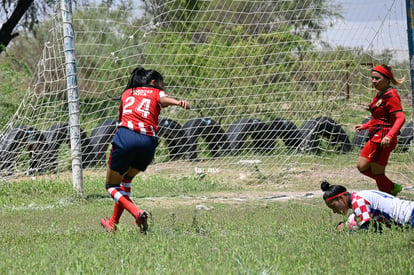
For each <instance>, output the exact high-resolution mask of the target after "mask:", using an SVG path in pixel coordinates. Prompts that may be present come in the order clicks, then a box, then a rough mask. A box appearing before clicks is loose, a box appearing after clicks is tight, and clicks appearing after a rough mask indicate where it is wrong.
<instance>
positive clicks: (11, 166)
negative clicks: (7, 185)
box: [0, 126, 45, 175]
mask: <svg viewBox="0 0 414 275" xmlns="http://www.w3.org/2000/svg"><path fill="white" fill-rule="evenodd" d="M44 144H45V141H44V137H43V136H42V134H41V133H40V132H39V131H38V130H36V129H35V128H33V127H30V126H19V127H16V128H12V129H10V130H9V131H7V132H6V133H4V135H2V136H1V143H0V171H2V172H1V174H2V175H12V174H13V173H14V172H15V171H14V170H15V166H16V161H17V159H18V157H19V155H20V153H21V150H22V149H27V150H28V151H29V155H30V159H31V160H30V166H33V169H35V168H36V167H37V166H38V165H39V161H38V160H39V159H40V156H41V155H42V148H43V146H44ZM32 159H33V160H32ZM30 166H29V171H27V172H26V173H30V170H31V169H32V168H31V167H30Z"/></svg>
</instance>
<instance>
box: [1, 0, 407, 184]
mask: <svg viewBox="0 0 414 275" xmlns="http://www.w3.org/2000/svg"><path fill="white" fill-rule="evenodd" d="M183 3H184V2H183V1H151V2H150V1H144V2H143V5H142V6H141V7H140V8H137V7H136V6H134V7H131V6H128V5H126V6H117V7H112V8H107V7H105V6H103V5H102V6H100V5H91V6H79V7H76V9H74V10H73V17H74V30H75V52H76V61H77V79H78V83H77V84H78V91H79V97H80V102H79V105H80V121H81V148H82V149H81V150H82V162H83V166H84V169H86V170H88V169H89V170H94V171H95V170H100V169H102V170H103V169H105V168H106V164H107V162H108V155H109V151H110V142H111V139H112V136H113V134H114V132H115V130H116V119H117V116H118V108H119V99H120V96H121V94H122V92H123V90H124V88H125V86H126V84H127V82H128V78H129V75H130V72H131V71H132V69H133V68H135V67H136V66H138V65H140V66H143V67H144V68H146V69H156V70H157V71H159V72H161V73H162V74H163V76H164V80H165V88H166V91H167V93H168V94H169V96H171V97H174V98H177V99H187V100H188V101H190V103H191V110H189V111H185V110H182V109H180V108H177V107H169V108H165V109H163V110H162V113H161V117H160V121H159V126H160V128H159V133H158V135H159V137H160V144H159V147H158V149H157V153H156V157H155V159H154V162H153V164H152V165H151V166H150V167H149V169H148V170H149V171H155V172H157V173H158V172H160V171H165V172H168V173H180V174H186V173H201V174H205V173H224V174H228V175H231V176H233V177H235V178H237V177H240V178H243V177H245V176H246V175H248V176H251V175H256V176H257V175H260V176H261V177H266V178H273V177H282V176H283V174H285V173H297V172H298V171H305V172H304V173H305V176H306V173H309V174H311V173H312V167H313V166H315V165H317V166H321V167H324V166H329V165H332V163H335V164H336V165H337V166H338V167H340V166H342V167H352V168H353V167H354V166H355V163H356V159H357V157H358V154H359V152H360V149H361V147H362V145H363V144H364V143H365V141H366V138H367V133H365V132H361V133H356V132H355V131H354V130H353V125H355V124H359V123H361V122H362V121H364V120H366V119H367V118H368V117H369V115H370V114H369V112H368V110H367V105H368V104H369V103H370V101H371V99H372V97H373V96H374V94H375V91H374V90H373V88H372V86H371V82H370V69H371V68H372V66H374V65H376V64H380V63H386V64H392V65H393V68H394V70H395V74H396V75H397V76H401V77H402V76H405V78H406V79H407V80H408V79H409V63H408V43H407V33H406V29H407V26H406V19H405V18H406V11H405V2H404V1H402V0H394V1H378V0H375V1H374V0H366V1H351V0H344V1H323V0H319V1H316V0H307V1H283V0H282V1H254V0H249V1H216V0H209V1H203V0H198V1H187V2H186V4H183ZM367 10H370V11H373V12H372V13H371V12H370V13H369V14H367V12H366V11H367ZM371 14H372V15H371ZM48 23H49V24H50V28H49V32H48V36H47V37H48V38H47V40H46V42H45V43H44V47H43V51H42V55H41V57H40V59H39V62H38V64H37V70H36V72H35V73H34V76H33V81H32V84H31V85H30V87H29V88H28V89H27V92H26V93H25V96H24V98H23V99H22V100H21V104H20V106H19V108H18V110H17V112H16V113H15V114H14V115H13V116H12V117H11V119H10V120H9V122H8V123H7V124H6V125H5V126H4V127H3V129H2V131H1V132H2V134H1V137H0V138H1V146H0V173H1V175H2V176H3V178H16V177H22V176H27V175H39V174H50V173H61V172H64V171H68V170H70V169H71V156H70V150H69V144H70V142H69V136H70V135H69V132H68V121H69V118H68V101H67V87H66V72H65V55H64V43H63V32H62V18H61V15H60V12H59V7H58V8H57V12H56V16H54V17H53V19H52V20H50V22H48ZM409 84H410V83H409V81H406V82H405V83H404V84H403V85H401V86H399V87H398V88H397V90H398V92H399V94H400V97H401V100H402V105H403V108H404V111H405V114H406V117H407V122H406V124H405V125H404V128H403V131H402V133H401V134H402V135H401V137H400V141H399V145H398V148H397V149H396V150H395V152H394V153H393V155H392V157H391V161H390V163H391V164H393V165H394V167H395V169H393V170H394V172H395V173H398V176H399V178H400V180H401V181H403V182H405V183H407V184H412V181H413V180H412V179H413V177H412V175H411V172H410V170H411V169H409V167H410V166H412V163H413V161H412V160H413V158H412V157H413V153H412V149H411V146H410V143H411V139H412V122H411V119H410V118H411V112H412V106H411V102H412V98H411V92H410V85H409ZM304 167H307V168H304ZM355 174H358V173H357V171H356V169H355Z"/></svg>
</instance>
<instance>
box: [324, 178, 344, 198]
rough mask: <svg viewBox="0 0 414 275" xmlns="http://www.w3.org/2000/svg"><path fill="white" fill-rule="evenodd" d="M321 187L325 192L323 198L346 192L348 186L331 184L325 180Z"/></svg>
mask: <svg viewBox="0 0 414 275" xmlns="http://www.w3.org/2000/svg"><path fill="white" fill-rule="evenodd" d="M321 189H322V191H323V192H324V193H323V200H326V199H327V198H331V197H333V196H336V195H338V194H340V193H343V192H346V188H345V187H343V186H342V185H331V184H330V183H329V182H328V181H326V180H324V181H322V182H321Z"/></svg>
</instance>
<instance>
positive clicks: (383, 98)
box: [354, 64, 405, 196]
mask: <svg viewBox="0 0 414 275" xmlns="http://www.w3.org/2000/svg"><path fill="white" fill-rule="evenodd" d="M371 75H372V84H373V85H374V87H375V89H377V90H378V92H377V94H376V95H375V97H374V99H373V100H372V102H371V104H370V105H369V110H370V112H371V114H372V116H371V119H370V120H369V121H368V122H367V123H365V124H358V125H355V126H354V128H355V130H357V131H361V130H366V129H368V135H369V140H368V142H367V143H366V144H365V146H364V148H363V149H362V151H361V154H360V156H359V158H358V162H357V167H358V170H359V172H361V173H362V174H364V175H365V176H367V177H370V178H372V179H374V180H375V181H376V183H377V186H378V189H379V190H380V191H383V192H386V193H388V194H392V195H394V196H396V195H397V194H398V193H399V192H401V190H402V186H401V185H399V184H396V183H393V182H392V181H391V180H390V179H389V178H388V177H387V176H386V175H385V167H386V166H387V163H388V159H389V157H390V154H391V152H392V151H393V150H394V149H395V147H396V146H397V135H398V134H399V133H400V130H401V127H402V126H403V124H404V122H405V116H404V113H403V110H402V107H401V100H400V97H399V95H398V93H397V91H396V90H395V89H394V88H393V87H391V86H390V85H391V83H392V84H394V85H400V84H402V83H403V82H404V79H397V78H395V77H394V73H393V71H392V68H391V66H388V65H384V64H382V65H378V66H376V67H375V68H374V69H372V73H371Z"/></svg>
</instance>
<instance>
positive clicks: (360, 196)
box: [351, 190, 414, 226]
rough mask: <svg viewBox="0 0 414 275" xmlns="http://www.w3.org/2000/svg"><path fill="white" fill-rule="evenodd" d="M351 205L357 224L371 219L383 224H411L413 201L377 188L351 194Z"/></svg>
mask: <svg viewBox="0 0 414 275" xmlns="http://www.w3.org/2000/svg"><path fill="white" fill-rule="evenodd" d="M351 207H352V211H353V212H354V214H355V217H356V221H357V223H358V225H360V226H361V225H363V224H364V223H366V222H368V221H370V220H371V219H373V220H376V221H379V222H384V223H385V224H389V225H391V224H394V223H396V224H399V225H404V224H412V223H413V220H412V219H413V209H414V201H407V200H401V199H399V198H396V197H394V196H391V195H389V194H387V193H384V192H381V191H377V190H364V191H359V192H355V193H352V194H351Z"/></svg>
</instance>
